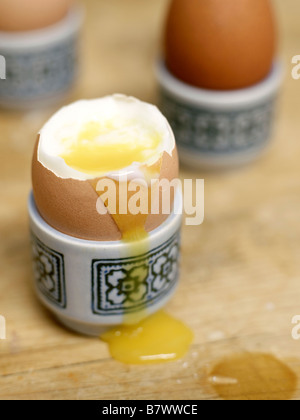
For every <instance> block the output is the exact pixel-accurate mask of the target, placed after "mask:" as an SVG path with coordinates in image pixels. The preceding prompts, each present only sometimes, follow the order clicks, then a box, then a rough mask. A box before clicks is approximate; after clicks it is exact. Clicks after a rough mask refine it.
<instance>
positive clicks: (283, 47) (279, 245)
mask: <svg viewBox="0 0 300 420" xmlns="http://www.w3.org/2000/svg"><path fill="white" fill-rule="evenodd" d="M85 3H86V7H87V15H86V22H85V28H84V30H83V36H82V45H81V51H82V53H81V77H80V79H79V81H78V84H77V86H76V88H75V90H74V92H73V93H72V95H71V97H70V98H68V101H70V100H74V99H78V98H90V97H95V96H103V95H105V94H110V93H113V92H120V93H125V94H130V95H134V96H137V97H139V98H141V99H143V100H146V101H151V102H154V103H155V102H156V98H157V96H156V92H157V89H156V81H155V77H154V71H153V63H154V60H155V57H156V55H157V53H158V51H159V48H160V40H161V27H162V23H163V20H164V15H165V11H166V7H167V5H168V1H167V0H151V1H148V0H127V1H126V2H125V1H124V0H109V1H107V0H87V1H86V2H85ZM275 4H276V7H277V11H278V18H279V23H280V30H281V38H280V39H281V42H280V54H281V56H282V59H283V61H284V63H285V65H286V76H285V82H284V86H283V89H282V95H281V98H280V104H279V109H278V116H277V119H276V130H275V133H274V136H273V137H274V138H273V145H272V147H271V149H270V150H269V152H268V154H267V155H266V156H265V157H263V158H262V159H260V160H259V161H257V162H256V163H254V164H252V165H250V166H247V167H244V168H241V169H239V170H236V171H232V172H226V173H201V172H200V173H195V172H189V171H188V170H182V176H183V177H188V178H204V179H205V183H206V192H205V210H206V216H205V222H204V224H203V225H202V226H199V227H196V228H195V227H193V228H190V227H184V231H183V261H182V276H181V283H180V287H179V291H178V293H177V295H176V296H175V297H174V299H173V300H172V302H170V304H169V305H168V306H167V310H168V312H169V313H171V314H173V315H175V316H176V317H178V318H180V319H182V320H183V321H185V322H186V324H188V325H189V326H190V327H191V328H192V329H193V330H194V332H195V340H194V343H193V345H192V347H191V349H190V352H189V353H188V354H187V355H186V357H185V358H184V360H181V361H178V362H174V363H169V364H165V365H154V366H126V365H122V364H120V363H118V362H116V361H114V360H112V359H111V358H110V356H109V353H108V349H107V346H106V344H104V343H102V342H101V341H100V340H98V339H97V338H96V339H95V338H86V337H82V336H79V335H76V334H74V333H72V332H69V331H67V330H65V329H64V328H62V327H61V326H60V325H59V324H57V323H56V321H55V320H54V319H53V318H52V316H51V315H49V313H48V312H47V311H46V310H45V309H43V307H42V306H41V305H40V304H39V303H38V302H37V300H36V298H35V296H34V293H33V291H32V287H31V281H32V272H31V260H30V247H29V235H28V217H27V210H26V200H27V196H28V193H29V191H30V184H31V182H30V161H31V154H32V149H33V145H34V142H35V138H36V133H37V131H38V130H39V128H40V127H41V125H42V124H43V123H44V122H45V121H46V120H47V118H48V117H49V116H50V115H51V114H52V113H53V112H54V111H55V108H53V107H52V108H51V109H38V110H32V111H29V112H25V113H21V112H8V111H3V110H1V111H0V156H1V163H0V314H1V315H3V316H5V318H6V322H7V339H6V340H0V399H34V400H37V399H125V400H129V399H136V398H138V399H171V400H172V399H180V398H183V399H198V400H201V399H218V398H219V397H218V396H217V395H216V394H215V392H214V390H213V388H212V386H211V384H210V382H209V381H208V373H209V370H210V369H211V367H212V366H213V365H214V363H216V362H217V361H218V360H220V359H221V358H222V357H224V356H227V355H231V354H233V353H236V352H242V351H245V352H257V351H259V352H263V353H268V354H273V355H275V356H276V357H278V358H279V359H280V360H282V361H284V362H285V363H287V364H288V365H289V366H290V367H291V369H292V370H293V371H294V372H295V373H296V374H297V375H298V377H299V375H300V342H299V341H295V340H293V339H292V336H291V330H292V323H291V320H292V318H293V316H294V315H297V314H300V264H299V260H300V259H299V255H300V222H299V214H300V177H299V175H300V171H299V156H300V138H299V131H300V118H299V115H300V114H299V108H300V80H299V81H295V80H293V79H292V77H291V68H292V65H291V58H292V56H294V55H297V54H300V42H299V41H300V25H299V21H298V16H299V14H300V4H299V1H298V0H285V1H284V2H282V1H280V0H277V1H275ZM294 398H295V399H298V400H299V399H300V385H299V386H298V389H297V390H296V392H295V394H294Z"/></svg>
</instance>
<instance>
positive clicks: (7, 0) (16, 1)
mask: <svg viewBox="0 0 300 420" xmlns="http://www.w3.org/2000/svg"><path fill="white" fill-rule="evenodd" d="M72 3H73V0H1V1H0V31H15V32H18V31H30V30H34V29H40V28H44V27H47V26H49V25H53V24H55V23H57V22H59V21H60V20H61V19H63V18H64V16H66V14H67V12H68V10H69V8H70V6H71V5H72Z"/></svg>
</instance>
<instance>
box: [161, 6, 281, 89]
mask: <svg viewBox="0 0 300 420" xmlns="http://www.w3.org/2000/svg"><path fill="white" fill-rule="evenodd" d="M275 47H276V30H275V20H274V16H273V10H272V6H271V3H270V1H269V0H226V1H224V0H209V1H208V0H172V2H171V6H170V10H169V13H168V17H167V22H166V28H165V55H166V64H167V67H168V68H169V70H170V71H171V73H173V75H175V76H176V77H177V78H178V79H180V80H182V81H184V82H186V83H188V84H190V85H193V86H196V87H200V88H207V89H219V90H226V89H240V88H244V87H247V86H250V85H253V84H255V83H257V82H259V81H261V80H263V79H264V78H265V77H266V76H267V75H268V73H269V72H270V70H271V67H272V63H273V59H274V54H275Z"/></svg>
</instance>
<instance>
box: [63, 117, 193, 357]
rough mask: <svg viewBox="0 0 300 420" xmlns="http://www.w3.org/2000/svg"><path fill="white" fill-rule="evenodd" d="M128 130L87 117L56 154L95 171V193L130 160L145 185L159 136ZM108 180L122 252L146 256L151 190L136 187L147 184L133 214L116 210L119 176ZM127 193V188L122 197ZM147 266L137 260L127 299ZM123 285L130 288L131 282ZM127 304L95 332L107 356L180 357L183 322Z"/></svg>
mask: <svg viewBox="0 0 300 420" xmlns="http://www.w3.org/2000/svg"><path fill="white" fill-rule="evenodd" d="M133 133H135V134H136V135H133V136H132V126H130V127H129V128H128V127H126V126H125V127H121V128H120V127H118V128H116V127H115V126H114V124H113V123H112V122H108V123H106V124H104V125H100V124H98V123H96V122H91V123H88V124H86V126H85V127H84V129H83V130H82V132H81V133H80V134H79V136H78V138H77V139H75V140H74V139H73V140H72V139H66V140H64V141H63V146H64V148H65V152H64V153H63V154H62V155H61V157H62V158H63V159H64V161H65V162H66V164H67V165H68V166H70V167H72V168H73V169H76V170H78V171H81V172H84V173H87V174H94V175H95V179H93V180H91V181H90V184H91V185H92V187H93V188H94V189H95V191H96V192H97V194H98V195H99V196H100V197H101V196H102V194H103V191H98V189H97V184H98V181H99V179H100V177H101V176H103V175H105V174H107V173H110V172H113V171H119V170H121V169H123V168H126V167H129V166H130V165H132V164H133V163H134V162H137V163H140V164H141V165H140V170H141V172H142V173H143V174H144V177H145V181H146V183H147V184H148V185H149V184H150V182H149V181H151V179H158V177H159V174H160V170H161V164H162V158H161V154H160V155H158V158H157V160H156V163H155V164H154V165H152V166H147V165H145V164H144V162H146V161H147V160H149V159H150V158H152V157H157V150H158V146H159V145H160V143H161V137H160V136H159V135H158V134H157V133H155V132H150V131H149V130H148V132H147V133H145V132H143V133H142V134H143V137H142V141H141V138H140V137H141V133H140V132H139V131H138V130H137V131H133ZM145 134H146V135H145ZM113 182H114V183H115V186H116V195H117V197H116V198H117V203H115V204H116V210H117V211H116V212H113V211H111V210H112V209H110V204H109V201H110V200H107V202H105V203H104V204H105V206H106V207H107V209H108V211H109V212H110V214H111V216H112V217H113V219H114V221H115V223H116V225H117V226H118V228H119V230H120V232H121V234H122V240H123V242H124V244H126V247H125V252H124V255H123V256H122V257H123V258H128V257H138V256H142V255H147V253H148V252H149V250H150V241H149V235H148V233H147V232H146V230H145V224H146V220H147V217H148V214H149V213H150V209H151V189H150V187H149V186H142V187H141V188H147V191H146V193H147V194H148V212H147V214H142V213H139V214H136V215H133V214H131V213H130V212H129V211H128V208H127V212H126V214H121V212H120V211H119V205H120V203H119V191H120V188H121V182H123V181H120V182H119V181H113ZM124 182H125V181H124ZM130 196H131V195H130V193H129V191H128V202H129V199H130ZM148 265H149V263H148V262H147V261H146V262H145V261H142V262H141V265H140V266H139V265H137V267H136V269H135V272H134V277H135V279H136V280H135V283H136V284H135V285H134V288H133V290H132V293H131V297H133V298H134V294H135V290H134V289H135V288H136V287H137V285H138V284H139V283H140V282H141V281H144V279H145V276H147V275H148ZM128 286H129V287H132V285H128ZM131 305H132V302H131V301H126V302H125V303H124V308H125V311H124V317H123V325H122V326H120V327H117V328H113V329H112V330H111V331H109V332H107V333H105V334H104V335H102V337H101V338H102V340H103V341H105V342H107V343H108V344H109V348H110V353H111V355H112V357H113V358H115V359H116V360H119V361H121V362H124V363H129V364H145V363H146V364H149V363H162V362H168V361H171V360H176V359H180V358H182V357H183V356H184V355H185V353H186V352H187V351H188V349H189V346H190V344H191V342H192V340H193V333H192V331H191V330H190V329H189V328H188V327H186V326H185V325H184V324H183V323H182V322H180V321H178V320H176V319H175V318H173V317H171V316H170V315H167V314H166V313H164V312H162V311H161V312H158V313H156V314H154V315H151V316H149V314H148V309H147V305H146V304H145V305H142V307H140V309H139V310H138V311H136V312H132V311H130V310H128V312H126V307H129V306H131Z"/></svg>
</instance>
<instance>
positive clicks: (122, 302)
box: [92, 233, 180, 316]
mask: <svg viewBox="0 0 300 420" xmlns="http://www.w3.org/2000/svg"><path fill="white" fill-rule="evenodd" d="M179 254H180V234H179V233H177V234H176V235H175V236H174V237H172V238H171V239H170V240H169V241H167V242H166V243H165V244H163V245H162V246H160V247H159V248H157V249H155V250H153V251H151V252H149V254H147V255H143V256H141V257H137V258H124V259H120V260H94V261H93V263H92V282H93V291H92V295H93V296H92V309H93V313H94V314H98V315H102V316H105V315H107V316H109V315H122V314H124V313H131V312H134V311H137V310H139V309H142V308H145V307H149V306H151V305H154V304H155V303H157V302H158V301H159V300H160V299H162V298H163V297H164V296H166V295H167V294H169V293H170V292H171V291H172V289H173V288H174V287H175V286H176V284H177V281H178V278H179Z"/></svg>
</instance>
